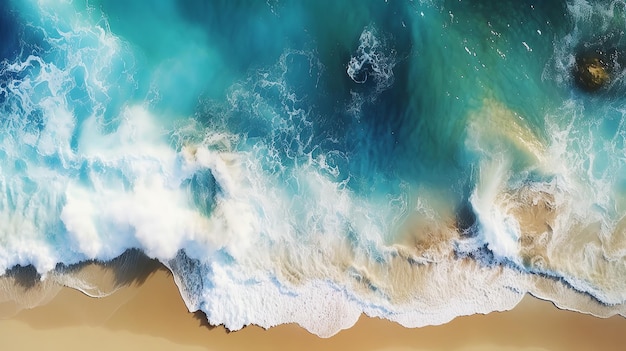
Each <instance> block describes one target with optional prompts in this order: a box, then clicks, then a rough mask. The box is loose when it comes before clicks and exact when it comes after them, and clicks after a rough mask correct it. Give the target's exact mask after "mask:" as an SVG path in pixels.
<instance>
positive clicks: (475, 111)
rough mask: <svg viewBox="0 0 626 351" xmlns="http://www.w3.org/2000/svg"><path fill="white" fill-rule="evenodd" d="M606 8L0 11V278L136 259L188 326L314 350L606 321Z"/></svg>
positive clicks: (449, 5) (625, 182) (455, 4)
mask: <svg viewBox="0 0 626 351" xmlns="http://www.w3.org/2000/svg"><path fill="white" fill-rule="evenodd" d="M625 6H626V5H625V4H624V3H623V2H621V1H612V2H609V1H595V2H586V1H579V0H575V1H554V2H550V4H544V3H540V2H535V1H527V0H524V1H500V2H495V3H494V2H488V1H465V2H463V1H444V0H441V1H409V0H406V1H383V0H371V1H356V0H354V1H340V2H338V1H315V2H314V1H274V0H271V1H266V2H264V1H243V0H242V1H201V0H196V1H194V0H178V1H174V0H164V1H158V2H148V1H138V0H130V1H129V0H125V1H120V0H107V1H104V0H101V1H89V2H86V1H73V2H72V3H64V2H52V1H43V0H42V1H34V0H33V1H8V2H5V3H3V4H2V5H1V9H0V37H1V38H2V41H0V57H1V60H2V61H1V62H2V63H1V64H0V106H1V108H0V120H1V121H2V126H1V127H2V131H1V132H0V200H1V201H0V271H6V270H9V269H11V268H12V267H14V266H16V265H19V266H29V265H32V266H33V267H34V268H35V269H36V270H37V272H38V273H39V274H42V276H43V277H48V276H49V275H50V273H51V272H54V274H52V275H51V276H52V277H51V278H47V279H60V278H58V277H60V276H63V274H64V273H63V267H67V266H68V265H71V264H74V263H79V262H84V261H89V260H100V261H108V260H111V259H114V258H115V257H118V256H119V255H121V254H122V253H124V252H125V251H127V250H129V249H138V250H140V251H142V252H144V253H145V254H146V255H148V256H149V257H151V258H156V259H158V260H159V261H161V262H162V263H164V264H165V265H166V266H167V267H168V268H170V269H171V270H172V272H173V273H174V276H175V279H176V282H177V284H178V285H179V287H180V288H181V294H182V295H183V298H184V299H185V301H186V303H187V306H188V307H189V308H190V309H191V310H197V309H201V310H203V311H204V312H205V313H206V314H207V317H208V319H209V322H210V323H212V324H225V325H226V326H227V327H228V328H231V329H238V328H241V327H242V326H243V325H247V324H250V323H254V324H259V325H262V326H266V327H268V326H272V325H275V324H279V323H287V322H298V323H300V324H301V325H302V326H304V327H305V328H307V329H309V330H310V331H312V332H314V333H317V334H319V335H324V336H327V335H332V334H334V333H335V332H337V331H338V330H339V329H341V328H346V327H349V326H351V324H352V323H354V321H356V318H357V316H358V315H359V314H360V313H361V312H365V313H367V314H369V315H372V316H380V317H384V318H388V319H391V320H395V321H398V322H400V323H402V324H403V325H406V326H421V325H425V324H437V323H444V322H447V321H448V320H450V319H451V318H454V317H456V316H458V315H463V314H471V313H477V312H483V313H484V312H489V311H493V310H501V309H507V308H512V307H513V306H514V305H515V304H516V303H517V302H518V301H519V300H520V299H521V297H522V296H523V294H524V293H527V292H530V293H533V294H535V295H537V296H541V297H544V298H550V299H553V300H555V301H557V302H559V303H561V305H563V306H566V307H569V308H572V309H578V310H583V311H587V312H591V311H594V313H596V314H602V315H610V314H615V313H620V312H621V311H622V310H623V309H622V308H621V307H619V306H622V303H623V302H624V300H625V299H626V286H625V285H624V284H622V283H619V281H621V279H620V278H619V277H622V276H623V273H624V272H623V271H624V264H623V263H624V252H626V240H624V238H623V224H622V218H623V215H624V213H625V211H626V207H625V205H626V202H625V201H624V195H623V194H624V189H626V177H625V176H624V174H626V173H625V172H624V160H625V159H624V157H623V155H624V151H625V147H626V145H625V143H624V136H625V134H624V131H625V126H624V123H623V121H624V112H625V111H626V100H624V99H623V91H624V89H625V88H624V87H625V85H624V82H623V72H624V71H623V68H622V65H623V62H626V61H624V60H623V58H622V55H623V53H624V50H626V46H625V45H624V39H623V36H624V34H623V33H624V30H625V26H626V21H625V20H626V19H625V17H624V9H625ZM581 53H595V54H598V55H601V56H602V55H604V56H602V57H603V60H605V61H606V66H607V67H609V68H607V69H609V70H610V74H611V78H610V80H609V82H608V83H607V84H606V85H605V86H603V87H602V88H600V89H599V90H598V91H596V92H588V91H585V90H584V89H581V88H580V87H579V86H578V85H577V83H576V78H575V77H574V76H573V72H574V71H575V69H576V57H577V55H581ZM55 277H57V278H55ZM616 279H617V281H618V283H616ZM63 282H65V284H69V283H67V281H66V280H64V281H63ZM75 285H76V286H75V287H76V288H81V286H80V284H77V283H76V284H75ZM561 287H563V288H564V289H566V290H567V289H569V290H567V291H571V292H572V294H573V295H572V296H575V297H570V296H569V295H568V296H565V295H563V294H562V293H559V291H561V290H559V289H560V288H561ZM578 293H580V294H578ZM577 294H578V295H577ZM583 297H584V298H586V297H591V298H592V299H591V300H592V301H594V303H597V304H598V305H599V306H602V307H601V308H603V309H602V310H601V311H600V310H598V309H597V308H595V307H593V309H592V307H589V306H587V305H585V303H586V302H585V303H583V302H581V301H583V300H584V298H583ZM578 298H580V299H578ZM584 301H587V300H584ZM607 306H609V307H607ZM610 306H613V307H610ZM615 306H617V307H615ZM598 308H600V307H598ZM598 311H600V312H598Z"/></svg>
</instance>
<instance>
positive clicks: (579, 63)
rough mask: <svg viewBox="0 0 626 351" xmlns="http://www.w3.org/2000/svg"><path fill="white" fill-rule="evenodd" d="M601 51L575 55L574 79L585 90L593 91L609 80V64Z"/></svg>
mask: <svg viewBox="0 0 626 351" xmlns="http://www.w3.org/2000/svg"><path fill="white" fill-rule="evenodd" d="M603 56H604V55H603V53H602V52H594V53H590V54H589V53H587V54H581V55H578V56H577V57H576V67H575V68H574V80H575V82H576V84H577V85H578V86H579V87H580V88H581V89H583V90H585V91H587V92H595V91H598V90H599V89H600V88H602V87H604V86H606V85H607V84H608V83H610V81H611V71H612V69H611V65H610V64H609V63H608V62H609V61H608V60H607V59H606V58H604V57H603Z"/></svg>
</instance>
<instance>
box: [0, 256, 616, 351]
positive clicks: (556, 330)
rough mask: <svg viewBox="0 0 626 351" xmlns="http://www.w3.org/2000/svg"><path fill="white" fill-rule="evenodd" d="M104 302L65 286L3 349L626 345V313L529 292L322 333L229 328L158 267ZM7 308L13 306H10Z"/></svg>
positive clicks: (526, 349) (9, 328) (459, 349)
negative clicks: (487, 309) (563, 304)
mask: <svg viewBox="0 0 626 351" xmlns="http://www.w3.org/2000/svg"><path fill="white" fill-rule="evenodd" d="M144 278H145V279H141V281H135V282H133V283H130V284H128V285H127V286H125V287H122V288H121V289H119V290H118V291H117V292H115V293H114V294H112V295H110V296H108V297H105V298H92V297H88V296H86V295H85V294H83V293H81V292H79V291H76V290H73V289H69V288H62V289H60V290H59V291H58V293H56V291H53V292H54V293H55V294H56V295H54V297H53V298H52V299H51V300H50V301H49V302H47V303H45V304H44V305H42V306H38V307H36V308H33V309H23V310H21V311H19V312H17V313H16V314H15V315H13V316H11V317H9V318H8V319H4V320H0V339H2V345H3V349H6V350H34V349H46V350H84V349H89V350H92V351H95V350H111V349H119V350H125V349H144V350H147V349H149V350H189V351H191V350H247V349H254V350H296V349H297V350H348V349H355V350H367V351H409V350H412V351H440V350H454V351H479V350H505V351H522V350H523V351H531V350H532V351H539V350H550V351H556V350H620V349H622V346H621V344H622V342H623V341H622V338H623V333H624V331H625V330H626V319H625V318H621V317H612V318H609V319H600V318H596V317H592V316H589V315H583V314H580V313H574V312H569V311H562V310H558V309H557V308H556V307H554V306H553V305H552V304H551V303H549V302H546V301H541V300H538V299H535V298H533V297H530V296H529V297H526V298H525V299H524V300H523V301H522V303H521V304H520V305H518V306H517V307H516V308H515V309H514V310H512V311H509V312H502V313H491V314H489V315H475V316H469V317H460V318H457V319H455V320H453V321H452V322H450V323H448V324H446V325H442V326H432V327H426V328H421V329H406V328H403V327H401V326H399V325H397V324H395V323H391V322H389V321H384V320H380V319H375V318H367V317H365V316H363V317H362V318H361V319H360V320H359V322H358V323H357V325H355V326H354V327H353V328H351V329H349V330H344V331H342V332H340V333H339V334H337V335H335V336H334V337H332V338H329V339H320V338H318V337H316V336H314V335H311V334H309V333H308V332H307V331H305V330H304V329H302V328H300V327H298V326H296V325H282V326H279V327H275V328H272V329H270V330H268V331H266V330H263V329H261V328H258V327H254V326H251V327H247V328H244V329H243V330H241V331H238V332H232V333H229V332H227V331H225V330H224V328H222V327H210V326H208V325H206V323H205V322H204V321H203V319H202V317H203V316H202V315H199V314H193V313H189V312H187V310H186V308H185V306H184V303H183V301H182V299H181V298H180V295H179V293H178V290H177V287H176V285H175V284H174V281H173V278H172V276H171V274H170V273H169V271H167V270H166V269H164V268H163V267H160V268H159V267H157V268H156V269H154V270H153V271H151V272H150V273H149V274H147V275H146V276H145V277H144ZM4 308H5V311H4V312H5V314H6V313H7V311H6V304H5V306H4Z"/></svg>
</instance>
